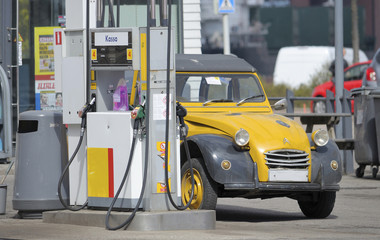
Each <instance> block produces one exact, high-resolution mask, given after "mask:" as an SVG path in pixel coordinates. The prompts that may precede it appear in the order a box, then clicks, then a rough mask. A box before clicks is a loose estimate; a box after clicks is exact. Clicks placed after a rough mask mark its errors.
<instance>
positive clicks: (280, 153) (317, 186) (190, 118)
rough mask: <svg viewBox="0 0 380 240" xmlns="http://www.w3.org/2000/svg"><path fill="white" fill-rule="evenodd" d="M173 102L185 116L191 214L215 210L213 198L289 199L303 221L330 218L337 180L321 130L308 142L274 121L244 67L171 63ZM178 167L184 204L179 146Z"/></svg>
mask: <svg viewBox="0 0 380 240" xmlns="http://www.w3.org/2000/svg"><path fill="white" fill-rule="evenodd" d="M176 95H177V101H179V102H180V103H181V104H182V106H184V107H185V108H186V109H187V116H186V117H185V122H186V124H187V126H188V135H187V142H188V144H189V148H190V154H191V161H192V164H193V170H194V178H195V189H194V192H195V194H194V199H193V200H192V202H191V205H190V208H192V209H215V207H216V202H217V198H220V197H243V198H249V199H251V198H262V199H266V198H272V197H289V198H292V199H295V200H297V201H298V204H299V206H300V208H301V210H302V212H303V213H304V214H305V216H307V217H311V218H325V217H327V216H329V215H330V213H331V211H332V210H333V208H334V203H335V197H336V191H338V190H339V184H338V183H339V182H340V180H341V178H342V162H341V158H340V155H339V150H338V147H337V145H336V144H335V142H333V141H332V140H329V138H328V134H327V132H326V131H324V130H319V131H315V132H314V133H313V134H309V135H307V134H306V133H305V130H304V129H303V127H302V126H301V125H300V124H298V123H297V122H295V121H294V120H292V119H289V118H286V117H284V116H281V115H278V114H274V113H273V110H272V107H271V105H270V103H269V101H268V98H267V97H266V94H265V91H264V89H263V86H262V84H261V82H260V79H259V77H258V75H257V73H256V70H255V69H254V68H253V67H252V66H251V65H250V64H248V63H247V62H246V61H245V60H243V59H240V58H237V57H234V56H226V55H207V54H204V55H181V54H180V55H177V56H176ZM281 104H282V102H279V103H277V104H275V108H280V107H281ZM181 166H182V168H181V171H182V172H181V174H182V175H181V176H182V201H183V204H186V203H187V202H188V201H189V197H190V193H191V176H190V169H189V162H188V161H187V159H186V156H185V153H184V149H183V146H181Z"/></svg>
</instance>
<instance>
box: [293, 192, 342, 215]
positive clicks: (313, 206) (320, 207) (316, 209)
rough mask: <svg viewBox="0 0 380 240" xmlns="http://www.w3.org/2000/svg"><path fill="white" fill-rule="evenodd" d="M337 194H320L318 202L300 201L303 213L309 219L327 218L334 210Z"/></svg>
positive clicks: (299, 204)
mask: <svg viewBox="0 0 380 240" xmlns="http://www.w3.org/2000/svg"><path fill="white" fill-rule="evenodd" d="M335 198H336V192H320V193H318V200H317V201H298V206H299V207H300V209H301V211H302V213H303V214H304V215H305V216H306V217H308V218H326V217H328V216H329V215H330V213H331V212H332V210H333V208H334V204H335Z"/></svg>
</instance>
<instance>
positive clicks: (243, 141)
mask: <svg viewBox="0 0 380 240" xmlns="http://www.w3.org/2000/svg"><path fill="white" fill-rule="evenodd" d="M249 139H250V136H249V132H248V131H247V130H245V129H244V128H240V129H239V130H237V131H236V133H235V139H234V140H235V143H236V145H238V146H239V147H244V146H246V145H247V144H248V143H249Z"/></svg>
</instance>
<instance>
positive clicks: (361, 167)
mask: <svg viewBox="0 0 380 240" xmlns="http://www.w3.org/2000/svg"><path fill="white" fill-rule="evenodd" d="M364 169H365V165H359V167H358V168H357V169H356V171H355V174H356V176H357V177H358V178H362V177H363V176H364Z"/></svg>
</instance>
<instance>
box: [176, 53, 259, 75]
mask: <svg viewBox="0 0 380 240" xmlns="http://www.w3.org/2000/svg"><path fill="white" fill-rule="evenodd" d="M176 71H177V72H206V71H207V72H255V71H256V69H255V68H254V67H253V66H252V65H250V64H249V63H248V62H246V61H245V60H244V59H241V58H238V57H236V56H233V55H223V54H177V55H176Z"/></svg>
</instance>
